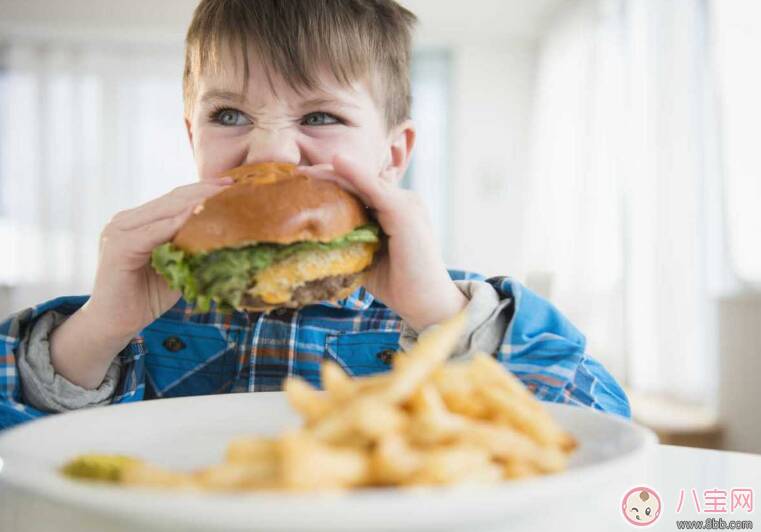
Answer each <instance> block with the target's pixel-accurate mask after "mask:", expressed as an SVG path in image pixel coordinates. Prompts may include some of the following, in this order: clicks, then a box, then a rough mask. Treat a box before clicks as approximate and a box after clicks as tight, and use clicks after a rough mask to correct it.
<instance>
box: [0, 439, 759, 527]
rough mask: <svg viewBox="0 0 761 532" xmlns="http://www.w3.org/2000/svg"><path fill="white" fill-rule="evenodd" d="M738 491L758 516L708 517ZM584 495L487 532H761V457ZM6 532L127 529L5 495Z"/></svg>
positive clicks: (696, 459)
mask: <svg viewBox="0 0 761 532" xmlns="http://www.w3.org/2000/svg"><path fill="white" fill-rule="evenodd" d="M639 486H647V487H649V488H652V489H653V490H654V491H655V492H656V493H657V494H658V495H659V497H660V499H661V503H662V511H661V515H660V517H659V518H658V519H657V520H656V521H655V522H654V523H652V524H651V525H648V526H640V527H635V526H632V525H629V524H628V523H627V522H626V521H625V520H624V517H623V514H622V510H621V503H622V499H623V497H624V495H625V494H626V493H627V492H628V491H629V490H630V489H631V488H635V487H639ZM739 488H749V489H751V490H753V499H754V500H753V511H752V512H748V511H747V509H739V510H738V509H736V510H735V511H734V512H727V513H715V512H713V511H711V512H708V511H707V510H717V509H718V510H721V509H722V508H721V501H722V496H721V491H725V492H726V504H727V510H729V509H730V502H731V501H730V500H729V496H730V494H731V490H732V489H739ZM693 490H695V494H696V499H697V502H698V503H699V504H700V505H701V507H700V510H701V511H700V512H698V511H696V508H695V502H694V501H695V499H693V495H692V491H693ZM712 490H719V491H716V492H714V491H712ZM706 491H708V493H706ZM681 493H683V494H684V499H683V505H682V508H681V510H680V512H679V513H677V511H676V510H677V505H678V503H679V499H680V494H681ZM736 493H740V494H742V492H736ZM579 495H580V497H577V498H574V499H573V500H568V501H563V500H560V501H557V504H556V505H555V506H554V507H553V508H547V511H546V512H544V513H543V514H542V516H541V517H539V518H537V517H536V516H533V517H531V518H530V519H516V520H511V521H510V522H509V523H503V524H500V525H499V526H497V527H491V528H490V529H489V530H488V532H508V531H510V532H520V531H535V530H564V531H585V532H586V531H590V530H601V531H608V530H637V529H640V530H677V529H678V528H677V524H676V521H677V520H701V521H703V522H705V520H706V518H714V519H716V521H717V522H718V520H719V519H723V520H724V521H725V522H726V523H729V521H730V520H738V521H739V520H745V521H751V522H752V523H753V526H754V528H755V529H761V511H759V510H758V509H757V506H758V501H757V500H755V499H756V498H757V497H761V455H753V454H744V453H734V452H726V451H713V450H704V449H693V448H686V447H676V446H670V445H659V446H658V447H657V448H656V450H655V451H654V453H653V454H652V456H651V458H650V459H649V460H648V462H647V463H646V465H645V467H644V468H643V469H642V471H640V472H636V473H632V474H631V475H630V477H629V478H622V479H619V480H617V481H616V482H614V483H612V484H610V485H607V486H605V488H604V489H602V490H600V491H599V492H597V493H589V494H579ZM741 500H742V499H741ZM580 501H582V503H580ZM706 502H708V503H709V504H706ZM30 516H33V519H32V518H30ZM41 523H42V524H41ZM717 526H718V525H717ZM0 530H2V531H9V532H10V531H13V532H48V531H49V532H69V531H70V532H88V531H98V532H117V531H118V532H124V530H125V528H124V526H122V525H120V523H115V522H112V521H111V520H109V519H108V518H105V517H101V516H97V515H89V514H85V513H83V512H81V511H78V510H74V509H70V508H63V507H59V506H57V505H56V504H54V503H51V502H47V501H44V500H34V499H31V498H29V497H22V496H20V495H19V494H17V493H13V492H9V491H7V490H6V491H5V492H0Z"/></svg>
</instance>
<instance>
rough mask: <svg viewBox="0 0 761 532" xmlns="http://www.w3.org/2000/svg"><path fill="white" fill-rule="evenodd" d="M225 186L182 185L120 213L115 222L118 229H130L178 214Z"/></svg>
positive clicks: (207, 184)
mask: <svg viewBox="0 0 761 532" xmlns="http://www.w3.org/2000/svg"><path fill="white" fill-rule="evenodd" d="M224 188H226V185H219V184H217V183H194V184H193V185H188V186H186V187H180V188H177V189H175V190H173V191H172V192H170V193H168V194H165V195H163V196H161V197H160V198H156V199H155V200H151V201H149V202H148V203H145V204H143V205H141V206H139V207H135V208H134V209H130V210H128V211H124V212H121V213H119V214H118V215H117V216H116V217H114V220H113V223H114V225H115V226H116V228H117V229H120V230H122V231H130V230H132V229H136V228H138V227H141V226H143V225H146V224H149V223H152V222H155V221H158V220H162V219H165V218H171V217H173V216H177V215H178V214H180V213H182V212H183V211H184V210H185V209H186V208H187V207H188V206H195V205H196V204H198V203H199V202H200V201H202V200H204V199H206V198H208V197H210V196H213V195H214V194H217V193H218V192H220V191H221V190H224Z"/></svg>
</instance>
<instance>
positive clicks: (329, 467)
mask: <svg viewBox="0 0 761 532" xmlns="http://www.w3.org/2000/svg"><path fill="white" fill-rule="evenodd" d="M281 445H282V447H281V452H282V460H283V461H282V472H283V477H282V485H283V487H284V488H285V489H289V490H299V491H301V490H315V489H340V488H349V487H352V486H359V485H362V484H365V483H366V482H367V481H368V480H369V478H370V460H369V457H368V456H367V454H365V453H364V452H362V451H359V450H356V449H351V448H339V447H332V446H329V445H325V444H323V443H320V442H319V441H317V440H316V439H314V438H313V437H312V436H311V435H309V434H307V433H306V432H304V431H299V432H291V433H289V434H286V435H285V436H283V438H282V441H281Z"/></svg>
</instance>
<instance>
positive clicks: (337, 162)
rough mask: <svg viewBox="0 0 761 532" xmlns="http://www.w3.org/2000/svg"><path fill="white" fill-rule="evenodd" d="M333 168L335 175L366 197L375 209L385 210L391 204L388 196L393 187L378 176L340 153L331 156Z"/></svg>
mask: <svg viewBox="0 0 761 532" xmlns="http://www.w3.org/2000/svg"><path fill="white" fill-rule="evenodd" d="M333 168H334V170H335V173H336V174H337V175H339V176H340V177H342V178H343V179H344V180H345V181H346V182H347V183H348V184H349V185H351V186H352V187H353V188H354V189H355V190H357V191H358V192H359V194H360V195H361V196H363V197H365V198H367V201H368V205H369V206H370V207H372V208H374V209H375V210H376V211H385V210H387V209H388V208H389V207H390V206H391V204H393V202H392V201H391V197H390V196H391V195H392V194H391V192H392V191H393V190H394V188H393V187H389V183H388V182H387V181H385V180H383V179H381V178H380V176H378V175H373V174H370V173H368V172H367V171H365V170H364V169H363V168H362V167H361V166H360V165H358V164H356V163H355V162H353V161H351V160H349V159H347V158H346V157H343V156H341V155H336V156H335V157H334V158H333Z"/></svg>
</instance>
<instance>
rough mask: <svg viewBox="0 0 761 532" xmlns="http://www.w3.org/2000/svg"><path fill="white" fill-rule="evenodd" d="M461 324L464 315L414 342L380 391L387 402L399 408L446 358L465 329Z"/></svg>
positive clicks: (464, 318)
mask: <svg viewBox="0 0 761 532" xmlns="http://www.w3.org/2000/svg"><path fill="white" fill-rule="evenodd" d="M465 320H466V317H465V314H464V313H460V314H458V315H457V316H455V317H454V318H451V319H449V320H447V321H445V322H443V323H441V324H440V325H438V327H437V328H435V329H431V330H430V331H427V332H426V333H424V334H423V335H421V336H420V338H418V343H417V344H416V345H415V346H414V347H412V349H410V351H409V352H408V353H407V356H406V358H405V361H404V363H403V364H400V367H399V368H398V369H397V368H396V367H395V368H394V372H393V373H392V377H391V380H390V382H389V384H388V387H387V388H386V389H385V390H384V396H385V397H386V399H387V400H388V401H390V402H392V403H396V404H399V403H402V402H404V401H405V400H407V399H408V398H409V397H410V396H411V395H412V394H413V393H414V392H415V390H416V389H417V387H418V386H420V384H421V383H422V382H423V381H424V380H425V379H426V378H427V377H428V376H429V375H430V374H431V373H433V371H434V370H435V369H436V367H437V366H438V365H440V364H441V363H443V362H444V361H445V360H446V359H447V358H449V355H451V354H452V349H454V347H455V345H457V341H458V340H459V337H460V334H461V332H462V330H463V328H464V327H465ZM398 358H401V357H398Z"/></svg>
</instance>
